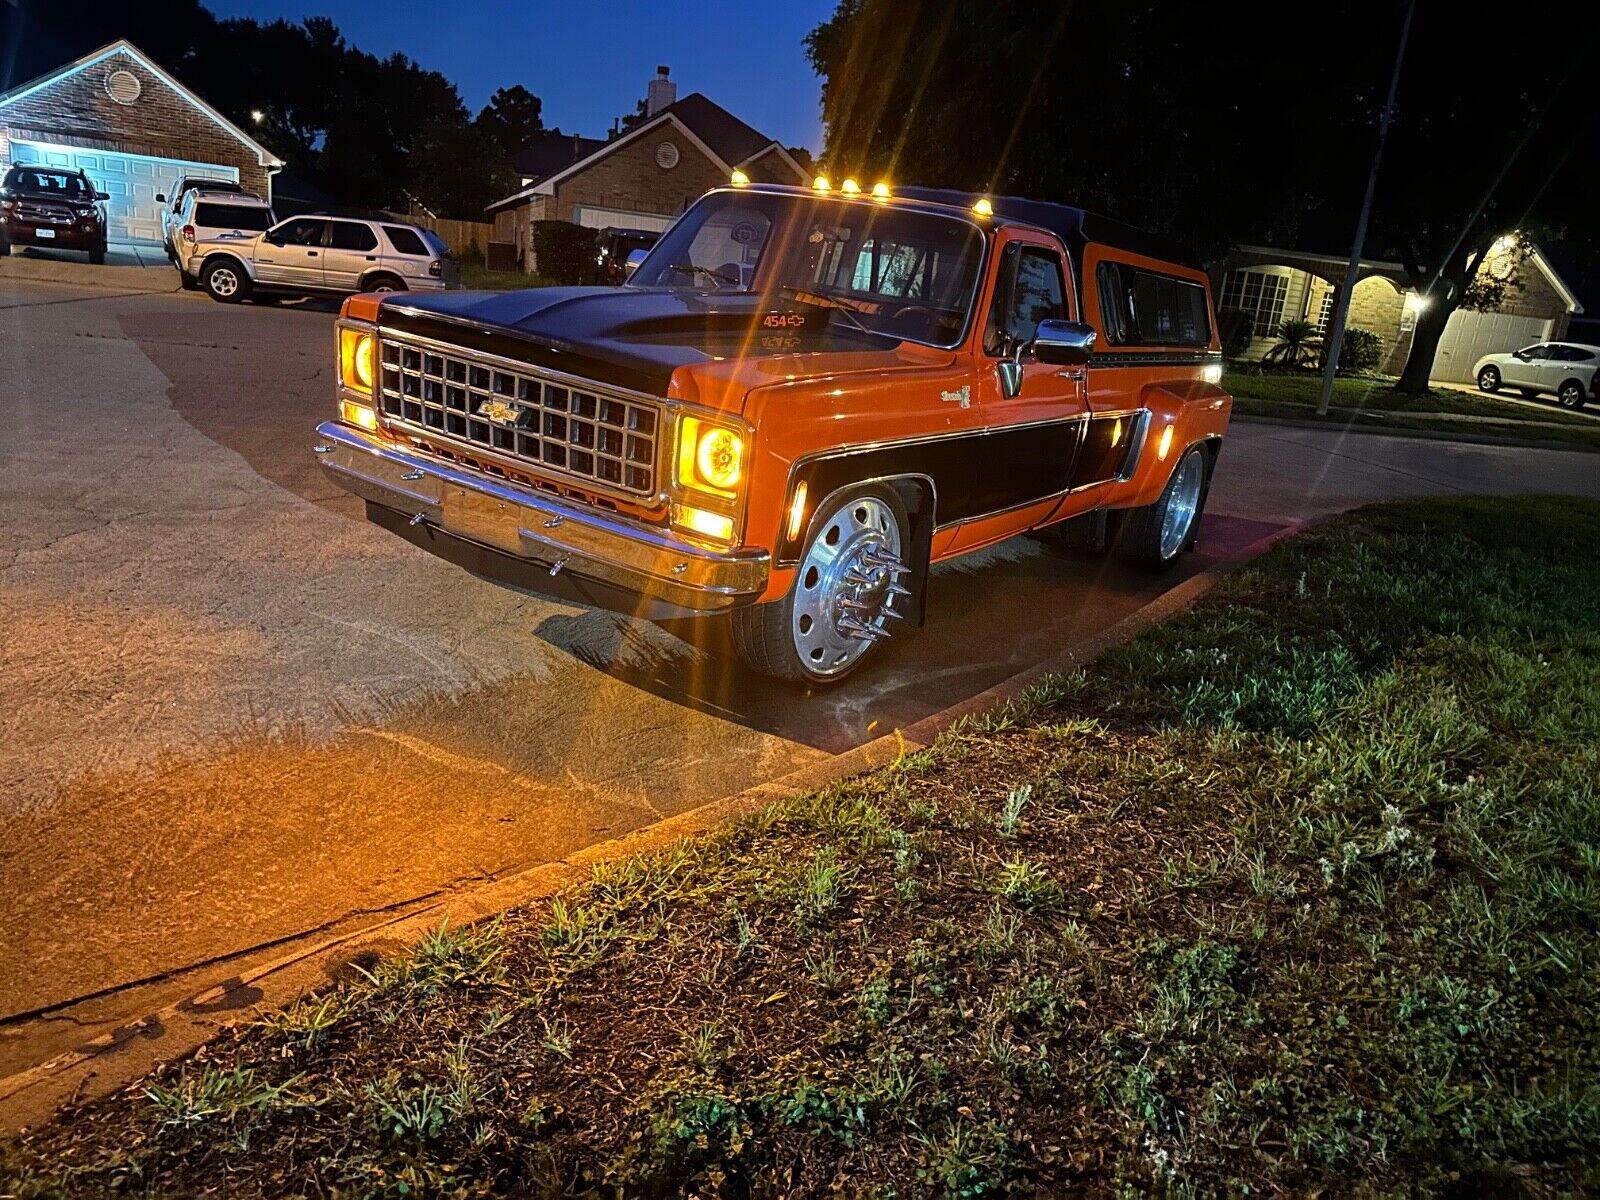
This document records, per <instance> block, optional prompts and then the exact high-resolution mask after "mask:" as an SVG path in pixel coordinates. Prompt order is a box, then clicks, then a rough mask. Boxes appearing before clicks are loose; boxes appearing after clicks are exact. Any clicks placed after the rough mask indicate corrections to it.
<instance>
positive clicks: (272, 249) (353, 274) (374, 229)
mask: <svg viewBox="0 0 1600 1200" xmlns="http://www.w3.org/2000/svg"><path fill="white" fill-rule="evenodd" d="M182 269H183V270H184V271H185V272H186V273H188V274H190V275H192V276H193V277H194V278H195V279H197V280H199V282H200V286H201V287H202V288H204V289H205V290H206V291H207V292H209V293H210V295H211V298H212V299H213V300H220V301H222V302H223V303H224V304H237V303H238V302H239V301H241V300H244V299H246V298H248V297H249V296H250V295H251V294H252V293H283V292H288V293H293V294H297V295H302V296H303V295H313V294H318V293H322V294H329V293H331V294H336V295H345V294H348V293H351V292H405V291H419V292H420V291H442V290H444V289H455V288H459V287H460V286H461V264H460V263H459V262H457V261H456V258H455V256H454V255H453V254H451V253H450V247H448V246H446V245H445V244H444V240H443V239H442V238H440V236H439V235H438V234H436V233H434V232H433V230H431V229H423V228H422V227H421V226H420V225H407V224H405V223H404V222H401V221H368V220H358V219H356V218H352V217H335V216H330V215H327V214H323V213H316V214H313V215H310V216H304V217H290V218H289V219H288V220H286V221H280V222H279V223H278V224H276V225H274V226H272V228H270V229H268V230H266V231H265V232H263V233H257V234H253V235H250V236H249V237H246V238H237V237H218V238H213V239H212V240H210V241H202V242H200V243H198V244H197V245H196V246H195V247H194V249H193V250H192V251H191V252H190V253H189V255H188V256H187V258H186V260H185V261H184V263H183V264H182Z"/></svg>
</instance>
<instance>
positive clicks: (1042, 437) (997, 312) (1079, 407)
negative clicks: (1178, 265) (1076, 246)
mask: <svg viewBox="0 0 1600 1200" xmlns="http://www.w3.org/2000/svg"><path fill="white" fill-rule="evenodd" d="M1071 277H1072V276H1071V272H1070V271H1069V270H1068V264H1067V259H1066V255H1065V254H1064V253H1063V251H1062V249H1061V247H1060V245H1059V244H1058V243H1056V242H1055V241H1054V240H1052V239H1049V238H1046V237H1044V236H1043V235H1039V234H1035V233H1033V232H1031V231H1022V230H1017V231H1012V232H1011V233H1010V235H1009V237H1008V239H1007V240H1006V241H1005V242H1004V243H1003V244H1002V245H1001V247H1000V249H999V266H998V270H997V272H996V277H995V289H994V294H993V298H992V300H991V302H990V305H989V313H988V317H987V320H986V323H985V326H984V332H983V354H984V356H985V358H986V359H987V361H988V362H989V364H990V371H989V373H988V375H987V382H986V385H985V387H984V388H983V390H982V393H981V396H982V401H981V402H982V405H983V410H984V425H985V426H986V427H987V429H988V430H989V434H988V436H987V438H986V439H985V440H986V442H988V443H989V445H988V446H986V447H985V448H984V454H983V459H984V460H985V461H984V462H983V463H982V464H981V469H982V470H983V472H984V473H985V475H986V476H987V479H986V481H985V483H983V484H982V485H980V491H981V492H985V493H987V498H986V499H985V500H984V502H983V503H982V504H980V506H979V507H980V508H982V509H984V510H987V511H988V512H989V513H990V514H992V515H990V516H987V517H985V518H983V519H980V520H975V521H971V522H969V523H968V524H966V525H965V526H964V527H963V528H962V530H961V532H960V534H959V535H958V536H957V538H956V540H955V548H957V549H972V548H974V547H977V546H981V545H985V544H987V543H989V542H995V541H999V540H1001V539H1003V538H1007V537H1011V536H1012V535H1013V534H1017V533H1021V532H1023V531H1024V530H1027V529H1031V528H1032V527H1033V526H1034V525H1035V524H1037V523H1038V522H1039V521H1041V520H1043V519H1044V518H1045V517H1046V516H1047V515H1048V514H1049V513H1050V512H1051V511H1053V510H1054V509H1055V507H1056V506H1057V505H1058V504H1059V502H1060V495H1061V493H1062V492H1063V491H1064V490H1065V489H1066V486H1067V477H1068V475H1069V474H1070V472H1071V470H1072V464H1073V460H1074V458H1075V456H1076V454H1077V450H1078V442H1079V440H1080V439H1081V438H1082V436H1083V417H1084V414H1085V413H1087V411H1088V396H1087V387H1086V384H1085V371H1084V368H1082V367H1058V366H1052V365H1051V364H1049V363H1042V362H1040V361H1039V360H1038V359H1037V358H1036V357H1035V356H1034V355H1033V353H1032V352H1031V351H1029V350H1027V349H1025V347H1026V346H1027V345H1028V343H1030V342H1032V341H1033V337H1034V332H1035V330H1037V329H1038V326H1039V322H1040V321H1044V320H1057V321H1064V320H1073V319H1076V317H1077V308H1078V305H1077V298H1076V297H1075V296H1074V295H1073V293H1072V290H1071V286H1070V282H1069V281H1070V280H1071ZM1019 347H1024V349H1023V350H1022V353H1021V355H1020V358H1018V357H1017V350H1018V348H1019ZM1013 362H1015V365H1013ZM1007 372H1009V373H1011V374H1012V375H1013V376H1014V377H1020V378H1019V379H1018V386H1017V387H1016V388H1015V389H1014V391H1013V390H1012V389H1010V388H1008V387H1006V386H1005V384H1004V383H1003V377H1004V374H1005V373H1007ZM975 465H978V464H975Z"/></svg>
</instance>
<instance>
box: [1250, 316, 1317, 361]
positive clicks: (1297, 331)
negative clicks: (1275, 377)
mask: <svg viewBox="0 0 1600 1200" xmlns="http://www.w3.org/2000/svg"><path fill="white" fill-rule="evenodd" d="M1278 339H1279V341H1278V344H1277V345H1276V346H1274V347H1273V348H1272V349H1271V350H1268V351H1267V352H1266V354H1265V355H1264V356H1263V357H1262V359H1261V361H1262V362H1267V363H1272V364H1274V365H1276V366H1284V367H1314V366H1316V365H1317V363H1318V362H1319V361H1320V360H1321V358H1322V330H1321V329H1319V328H1318V327H1317V325H1316V323H1315V322H1314V321H1284V322H1283V323H1282V324H1281V325H1279V326H1278Z"/></svg>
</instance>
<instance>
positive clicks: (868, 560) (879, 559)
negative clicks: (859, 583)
mask: <svg viewBox="0 0 1600 1200" xmlns="http://www.w3.org/2000/svg"><path fill="white" fill-rule="evenodd" d="M861 562H862V565H863V566H868V567H871V568H872V569H873V570H876V571H888V572H889V573H890V574H892V575H908V574H910V572H911V568H910V567H908V566H906V565H905V563H903V562H901V561H900V559H899V558H898V557H896V556H895V555H893V554H889V553H887V552H884V553H878V552H877V551H873V550H868V551H866V552H865V553H863V554H862V555H861Z"/></svg>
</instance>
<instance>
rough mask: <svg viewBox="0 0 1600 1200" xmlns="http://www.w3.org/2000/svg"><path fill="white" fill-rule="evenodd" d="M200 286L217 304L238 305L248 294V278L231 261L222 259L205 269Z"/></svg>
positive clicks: (242, 270)
mask: <svg viewBox="0 0 1600 1200" xmlns="http://www.w3.org/2000/svg"><path fill="white" fill-rule="evenodd" d="M200 286H201V287H203V288H205V290H206V295H208V296H210V297H211V298H212V299H213V300H215V301H217V302H218V303H219V304H238V303H239V301H241V300H243V299H244V298H245V297H246V296H248V295H249V294H250V277H249V276H248V275H246V274H245V273H244V268H243V267H241V266H240V265H239V264H238V263H236V262H234V261H233V259H231V258H224V259H219V260H217V261H216V262H214V263H212V264H211V265H210V266H208V267H206V268H205V271H204V273H203V274H202V275H201V276H200Z"/></svg>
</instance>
